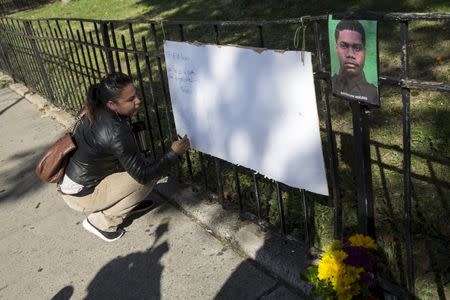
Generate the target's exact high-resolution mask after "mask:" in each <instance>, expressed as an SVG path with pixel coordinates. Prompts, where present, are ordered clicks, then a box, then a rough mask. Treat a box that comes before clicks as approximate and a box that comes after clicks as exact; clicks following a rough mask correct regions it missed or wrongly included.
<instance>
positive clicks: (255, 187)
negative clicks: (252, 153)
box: [252, 25, 264, 220]
mask: <svg viewBox="0 0 450 300" xmlns="http://www.w3.org/2000/svg"><path fill="white" fill-rule="evenodd" d="M257 28H258V40H259V47H261V48H262V47H264V37H263V28H262V26H261V25H259V26H257ZM252 173H253V174H252V180H253V190H254V191H255V200H256V209H257V215H258V219H259V220H261V199H260V197H259V196H260V195H259V186H258V177H257V176H256V174H257V173H256V172H252Z"/></svg>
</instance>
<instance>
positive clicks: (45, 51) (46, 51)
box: [33, 20, 70, 109]
mask: <svg viewBox="0 0 450 300" xmlns="http://www.w3.org/2000/svg"><path fill="white" fill-rule="evenodd" d="M47 22H48V21H47ZM37 24H38V27H39V29H34V28H33V35H35V36H36V37H38V34H39V35H40V37H41V38H42V39H41V40H39V43H38V42H36V45H37V46H38V50H39V51H40V52H41V54H42V57H43V60H44V62H45V61H47V63H48V64H49V65H50V66H49V67H48V68H47V69H48V70H49V73H50V84H53V86H54V87H55V89H53V92H54V94H55V95H56V96H57V98H59V99H60V101H59V103H60V104H61V106H62V107H64V108H66V109H70V107H68V106H67V103H66V102H67V101H65V100H64V99H65V98H66V97H67V95H66V94H64V92H63V91H64V90H65V89H64V86H63V83H64V82H63V80H64V79H65V78H64V79H62V80H61V81H60V80H58V79H57V77H58V74H59V73H60V72H61V71H62V70H61V69H60V64H59V63H58V62H56V63H55V59H56V57H57V55H56V53H57V51H56V53H55V52H54V51H53V45H52V42H50V37H49V36H48V35H47V34H45V33H46V32H45V31H44V30H43V28H42V26H41V21H39V20H38V21H37ZM55 65H56V67H55ZM55 70H56V72H55ZM52 73H53V74H52Z"/></svg>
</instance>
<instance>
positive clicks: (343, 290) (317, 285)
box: [303, 234, 378, 300]
mask: <svg viewBox="0 0 450 300" xmlns="http://www.w3.org/2000/svg"><path fill="white" fill-rule="evenodd" d="M376 249H377V245H376V243H375V241H374V240H373V239H372V238H371V237H369V236H365V235H362V234H355V235H352V236H351V237H349V239H348V241H347V242H346V243H342V242H341V241H334V242H333V243H332V244H331V245H330V246H327V247H325V252H324V253H322V255H321V258H320V260H319V262H318V265H317V266H313V267H310V268H308V273H307V274H304V275H303V278H304V279H305V280H307V281H309V282H311V283H313V284H314V287H313V292H314V293H315V294H316V295H318V296H322V297H323V299H338V300H347V299H377V298H376V297H373V296H372V295H371V294H372V293H371V291H372V290H374V289H375V288H376V287H377V281H376V279H375V276H374V272H375V265H376V263H377V261H378V258H377V256H376Z"/></svg>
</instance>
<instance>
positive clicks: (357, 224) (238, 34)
mask: <svg viewBox="0 0 450 300" xmlns="http://www.w3.org/2000/svg"><path fill="white" fill-rule="evenodd" d="M376 19H378V20H379V21H380V24H383V23H385V24H387V25H386V26H388V28H390V29H391V30H392V29H393V28H396V30H398V34H397V35H395V36H393V35H391V34H389V36H390V38H395V39H397V42H396V43H397V44H398V48H397V50H396V51H397V53H398V54H400V65H399V66H396V67H394V69H395V70H397V71H400V74H399V75H400V76H398V77H395V76H385V75H380V76H379V82H380V85H382V86H383V89H384V87H386V89H389V91H391V90H395V89H397V90H400V91H401V96H400V95H398V96H399V97H397V99H398V100H399V99H400V97H401V99H402V105H401V110H402V112H401V118H402V128H403V130H402V133H401V136H402V137H403V140H402V142H401V145H395V144H390V143H388V142H385V141H384V142H379V141H374V140H371V139H370V133H371V131H370V130H371V128H370V126H369V124H370V122H372V121H373V119H371V118H372V117H371V116H370V113H369V112H368V111H367V110H366V109H365V108H364V107H362V106H360V105H359V104H352V105H351V112H350V111H345V112H343V111H342V108H341V107H343V106H345V107H347V106H346V105H345V103H344V102H343V101H342V100H337V99H334V97H332V96H331V95H330V92H329V79H330V74H329V72H328V71H327V70H329V60H328V59H327V57H328V56H327V53H328V44H327V43H328V39H327V30H326V28H327V24H326V20H327V16H317V17H304V18H302V19H286V20H277V21H257V22H256V21H254V22H248V21H246V22H243V21H242V22H239V21H232V22H231V21H229V22H196V21H148V22H142V21H136V22H133V21H104V20H102V21H99V20H85V19H41V20H18V19H13V18H0V69H1V70H2V71H3V72H6V73H8V74H10V75H11V76H12V77H13V78H14V80H16V81H22V82H24V83H25V84H26V85H27V86H28V87H29V88H30V89H31V90H33V91H35V92H38V93H40V94H41V95H43V96H45V97H46V98H47V99H49V100H50V101H51V102H53V103H54V104H56V105H58V106H60V107H62V108H63V109H65V110H67V111H70V112H73V113H76V112H78V111H79V110H80V109H81V107H82V104H83V101H84V95H85V93H86V90H87V88H88V87H89V85H90V84H92V83H94V82H97V81H99V80H100V78H101V77H102V76H103V75H104V74H105V73H107V72H110V71H113V70H116V71H122V72H124V73H127V74H129V75H131V76H132V77H133V78H135V83H136V86H137V88H138V90H139V93H140V96H141V98H142V100H143V103H144V110H143V112H140V113H139V114H138V115H137V116H136V120H141V121H144V122H145V124H146V126H147V129H148V138H149V144H148V149H145V150H146V152H147V153H148V154H149V155H151V156H152V157H153V158H157V157H158V156H160V155H162V154H163V153H164V152H165V151H166V150H167V149H168V148H169V145H170V143H171V141H173V140H174V137H176V132H175V128H174V121H173V115H172V112H171V105H170V96H169V92H168V87H167V78H166V73H165V66H164V55H163V48H162V41H163V40H164V39H170V40H178V41H199V42H204V43H215V44H239V45H244V46H255V47H267V48H275V49H293V48H294V47H293V43H292V37H293V35H294V32H295V30H296V28H298V26H299V24H300V23H303V24H304V25H306V26H308V27H307V28H308V30H307V35H306V37H305V40H306V50H308V51H312V52H314V53H315V56H314V57H315V61H314V68H315V70H316V72H315V79H316V84H317V93H318V98H319V101H318V104H319V107H321V109H320V112H319V115H320V120H321V130H322V133H323V143H324V145H325V147H324V149H325V150H324V152H325V153H324V155H325V157H326V165H327V174H328V178H329V183H330V191H331V196H330V197H329V199H328V198H325V197H321V196H318V195H314V194H311V193H308V192H306V191H304V190H295V189H292V188H289V187H287V186H285V185H283V184H282V183H279V182H274V181H271V180H270V179H267V178H263V177H262V176H261V175H259V174H257V173H255V172H254V171H252V170H248V169H245V168H243V167H240V166H239V167H238V166H236V165H232V164H230V163H228V162H225V161H222V160H220V159H218V158H214V157H211V156H209V155H207V154H205V153H201V152H196V151H190V152H189V153H188V154H186V156H185V157H184V159H183V160H182V163H181V164H180V166H179V168H178V171H179V172H180V175H181V178H183V179H184V180H187V181H190V182H194V183H197V184H199V185H202V186H203V187H204V188H205V189H206V190H208V191H212V192H213V193H215V194H216V195H218V196H219V199H220V201H221V202H222V203H223V204H224V205H227V204H233V203H234V204H235V205H237V206H238V208H239V210H240V211H241V212H242V213H243V215H247V216H251V217H254V218H255V219H256V220H258V221H259V222H260V223H264V224H267V223H268V224H272V225H274V226H277V227H279V230H280V232H281V233H282V234H288V235H290V236H292V237H294V238H296V239H303V240H304V242H305V243H306V244H307V245H309V246H312V245H315V244H318V242H317V239H318V238H317V236H320V234H321V229H320V228H319V227H320V226H321V224H320V222H322V221H323V220H324V219H321V214H322V212H323V211H318V210H317V207H316V203H322V204H324V205H325V206H326V207H330V210H328V214H329V216H332V217H331V219H332V222H331V223H332V224H330V226H332V230H331V232H332V233H331V235H332V236H333V237H334V238H337V239H341V238H342V237H343V235H346V234H348V232H349V230H350V231H351V230H353V231H359V232H364V233H368V234H371V235H375V233H377V235H378V234H379V233H380V231H377V232H375V231H376V228H377V229H378V228H379V226H377V224H376V222H375V211H374V195H373V184H372V169H374V168H376V166H378V167H379V178H380V180H381V183H382V188H380V193H381V196H380V197H381V198H383V199H391V198H392V196H391V194H390V191H389V190H388V189H387V188H386V178H387V175H386V174H387V172H394V173H396V174H397V175H401V177H402V179H401V181H402V185H403V187H402V189H403V193H402V194H403V195H401V196H400V197H399V198H401V199H403V201H404V202H403V207H402V209H401V215H402V217H403V220H402V222H403V230H402V231H401V232H400V237H398V238H397V239H396V240H400V244H401V245H403V246H402V247H403V250H401V251H400V256H401V255H402V254H405V253H406V259H404V258H402V259H401V260H402V261H404V265H406V268H404V269H405V270H400V269H399V270H397V271H398V272H397V273H399V274H400V275H399V279H398V278H397V279H396V280H395V281H396V282H397V284H398V285H400V286H402V285H406V289H407V291H404V290H403V289H402V288H398V287H397V286H393V285H391V284H390V283H389V281H384V282H383V287H384V288H385V289H387V290H390V292H391V293H392V294H396V295H397V296H399V297H401V298H403V297H411V296H412V295H414V293H415V285H414V284H415V280H414V263H413V262H414V258H413V219H412V210H413V202H412V192H413V189H412V181H411V177H412V178H413V179H415V180H419V181H423V182H425V183H429V184H432V185H435V186H436V188H437V189H438V190H439V191H441V193H440V194H445V191H448V190H449V189H450V183H449V182H447V180H446V178H444V179H439V178H437V176H434V177H433V176H431V177H427V176H423V175H421V174H419V173H415V172H414V171H412V170H411V155H415V156H417V157H419V158H423V159H426V160H427V162H429V163H430V164H431V165H432V164H435V163H439V164H442V165H444V167H445V166H447V167H448V166H449V165H450V163H449V161H448V158H443V159H440V158H436V156H433V155H425V154H423V153H422V152H420V153H419V152H417V151H412V150H411V127H410V126H411V125H410V124H411V112H410V93H411V90H416V89H420V90H429V91H438V92H444V93H445V92H450V86H449V85H448V84H443V83H438V82H430V81H428V80H427V81H425V80H417V79H410V73H409V67H408V65H409V50H408V49H409V48H408V47H409V44H410V40H409V37H408V34H409V30H408V25H409V24H410V22H417V21H444V22H447V21H449V20H450V14H386V15H378V16H376ZM397 26H399V27H397ZM394 31H395V30H394ZM324 33H326V34H324ZM398 40H399V41H398ZM394 44H395V43H394ZM394 98H395V97H394ZM382 101H383V93H382ZM394 102H395V100H394ZM397 102H398V101H397ZM343 115H346V117H343ZM332 116H333V117H332ZM345 118H346V120H344V119H345ZM136 120H133V121H136ZM336 120H337V121H336ZM352 125H353V126H352ZM333 126H339V129H340V130H341V129H342V127H344V128H345V127H346V126H347V127H349V128H351V127H353V132H344V131H336V130H333ZM338 140H339V141H340V145H338V144H337V141H338ZM346 140H347V141H348V140H349V142H348V143H346V142H345V141H346ZM348 144H350V145H353V147H354V148H353V149H351V150H350V152H351V155H350V158H348V156H347V155H346V150H345V148H346V147H347V146H346V145H348ZM280 147H282V145H280ZM347 148H348V147H347ZM371 149H374V150H375V154H374V153H373V152H372V153H371V151H370V150H371ZM384 150H386V151H393V152H395V153H397V154H399V153H401V159H400V160H401V161H402V162H403V165H402V166H395V164H391V165H390V164H389V163H384V162H383V161H382V155H381V152H382V151H384ZM347 160H350V162H349V161H347ZM343 165H346V166H348V168H349V169H350V171H348V170H346V167H342V166H343ZM430 170H431V171H432V168H430ZM299 171H301V170H299ZM431 171H430V172H431ZM377 174H378V173H377ZM349 178H350V179H349ZM349 182H350V183H349ZM394 188H395V187H394ZM347 190H348V191H350V192H351V193H354V196H349V195H348V193H346V191H347ZM442 197H443V199H444V202H445V196H442ZM347 198H349V199H347ZM375 198H377V197H375ZM343 199H344V200H345V199H347V200H345V201H344V202H343ZM377 199H378V198H377ZM352 200H357V208H356V211H357V213H356V214H355V216H356V217H355V218H353V219H355V220H354V221H348V220H347V218H343V211H344V210H345V209H346V208H348V205H347V204H348V203H350V202H352ZM346 201H347V202H348V203H347V202H346ZM343 203H344V204H345V203H347V204H346V205H343ZM375 206H376V205H375ZM447 208H448V206H447ZM349 209H353V206H350V208H349ZM391 209H392V210H394V208H392V207H391ZM344 216H345V215H344ZM349 219H351V218H349ZM352 222H353V223H352ZM392 222H394V223H395V221H392ZM349 224H350V225H349ZM397 226H398V225H397ZM352 227H353V229H351V228H352ZM349 228H350V229H349ZM391 273H392V272H391ZM404 273H406V276H404V275H403V274H404ZM394 277H395V276H394Z"/></svg>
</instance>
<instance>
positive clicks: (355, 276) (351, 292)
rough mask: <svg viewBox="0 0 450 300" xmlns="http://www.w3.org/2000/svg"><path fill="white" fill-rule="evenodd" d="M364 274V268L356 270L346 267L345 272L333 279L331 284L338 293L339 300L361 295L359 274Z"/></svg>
mask: <svg viewBox="0 0 450 300" xmlns="http://www.w3.org/2000/svg"><path fill="white" fill-rule="evenodd" d="M361 272H364V269H363V268H355V267H353V266H349V265H346V266H345V268H344V270H343V272H341V274H339V276H336V277H334V278H333V280H332V281H331V283H332V284H333V288H334V290H335V291H336V294H337V297H338V300H347V299H352V298H353V297H354V296H357V295H359V293H360V291H361V288H360V286H359V284H358V283H359V274H360V273H361Z"/></svg>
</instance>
